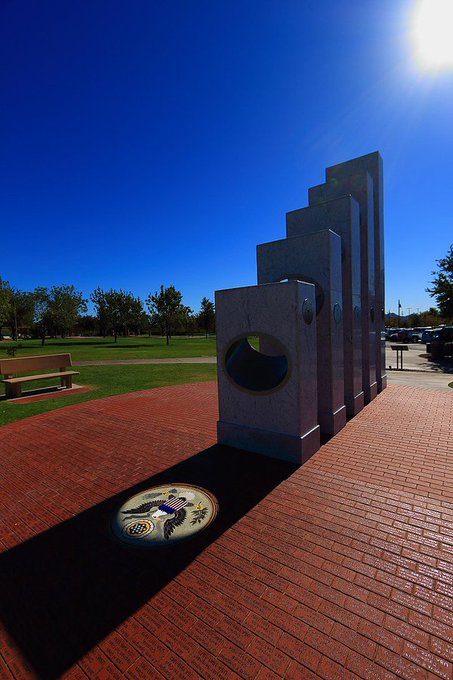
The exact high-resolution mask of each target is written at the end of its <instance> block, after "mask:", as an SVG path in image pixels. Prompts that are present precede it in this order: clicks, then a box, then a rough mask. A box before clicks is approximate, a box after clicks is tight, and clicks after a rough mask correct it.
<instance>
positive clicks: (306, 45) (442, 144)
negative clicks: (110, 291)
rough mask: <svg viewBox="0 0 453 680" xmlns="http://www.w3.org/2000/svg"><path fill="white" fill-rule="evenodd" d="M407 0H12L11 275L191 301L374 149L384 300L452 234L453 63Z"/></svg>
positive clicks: (0, 123) (8, 111) (408, 302)
mask: <svg viewBox="0 0 453 680" xmlns="http://www.w3.org/2000/svg"><path fill="white" fill-rule="evenodd" d="M414 5H415V2H413V1H410V2H409V1H408V0H404V1H403V0H374V1H372V0H367V1H366V2H364V1H363V0H342V1H341V2H338V0H316V2H315V1H312V0H306V1H304V0H241V2H231V1H228V2H227V1H224V0H215V1H213V0H174V1H173V2H158V1H157V0H131V1H130V2H124V1H122V2H120V1H118V0H109V1H108V2H107V0H90V2H83V3H76V2H67V1H66V2H61V0H40V1H39V2H35V1H31V0H0V60H1V64H2V69H1V71H0V92H1V102H2V103H1V107H0V148H1V153H0V157H1V159H2V160H1V166H0V216H1V227H0V229H1V232H0V233H1V236H0V251H1V254H2V257H1V264H0V275H1V276H2V277H3V278H5V279H7V280H9V281H10V282H11V283H12V284H14V285H15V286H16V287H18V288H21V289H25V290H29V289H32V288H34V287H36V286H41V285H47V286H50V285H54V284H61V283H73V284H74V285H75V286H76V287H77V288H78V289H79V290H82V291H83V292H84V293H85V294H86V296H87V297H88V295H89V293H90V292H91V291H92V290H93V289H94V288H95V287H96V286H101V287H103V288H110V287H113V288H120V287H121V288H123V289H125V290H131V291H133V292H134V293H135V294H137V295H140V296H141V297H143V298H144V297H146V296H147V295H148V294H149V293H150V292H154V291H155V290H156V289H157V288H158V287H159V286H160V284H161V283H163V284H164V285H166V286H167V285H170V284H174V285H175V286H176V287H177V288H179V289H180V290H182V292H183V293H184V302H185V304H188V305H190V306H192V307H193V308H195V309H198V308H199V302H200V300H201V298H202V297H203V296H205V295H206V296H208V297H211V298H212V296H213V292H214V290H216V289H220V288H228V287H233V286H241V285H251V284H254V283H255V282H256V264H255V245H256V244H257V243H263V242H266V241H271V240H276V239H279V238H283V237H284V235H285V213H286V212H287V211H289V210H294V209H296V208H299V207H303V206H305V205H307V189H308V187H309V186H313V185H315V184H319V183H321V182H323V181H324V168H325V167H326V166H328V165H333V164H335V163H338V162H341V161H343V160H347V159H349V158H353V157H355V156H359V155H362V154H365V153H369V152H371V151H375V150H379V151H380V152H381V154H382V156H383V158H384V172H385V250H386V278H387V301H386V309H391V310H393V311H396V309H397V300H398V298H400V299H401V302H402V305H403V311H404V312H406V311H407V309H408V308H411V309H412V311H415V310H416V309H417V308H420V309H426V308H427V307H429V306H431V305H432V304H433V300H432V299H431V298H430V297H429V295H428V294H427V293H426V292H425V288H426V286H427V285H428V283H429V280H430V274H431V271H432V270H433V268H434V267H435V260H436V259H438V258H440V257H443V256H444V255H445V254H446V253H447V251H448V248H449V246H450V244H451V243H452V241H453V227H452V185H453V164H452V158H453V135H452V120H453V72H452V71H445V72H443V73H440V74H432V73H427V72H424V71H422V70H421V68H420V67H419V66H418V65H417V64H416V62H415V59H414V51H413V46H412V44H411V42H410V39H409V29H410V21H411V16H412V13H413V9H414Z"/></svg>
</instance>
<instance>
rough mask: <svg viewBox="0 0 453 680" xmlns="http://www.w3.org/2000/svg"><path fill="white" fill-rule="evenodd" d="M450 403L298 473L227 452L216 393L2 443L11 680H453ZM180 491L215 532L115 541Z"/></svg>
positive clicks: (332, 452) (355, 440)
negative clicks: (137, 513)
mask: <svg viewBox="0 0 453 680" xmlns="http://www.w3.org/2000/svg"><path fill="white" fill-rule="evenodd" d="M452 396H453V395H452V394H450V393H447V392H445V393H443V392H438V391H430V390H426V389H424V390H421V389H418V388H416V387H405V386H390V387H389V388H388V389H387V390H386V391H385V392H384V393H382V394H381V395H380V396H379V397H378V398H377V399H376V400H375V401H374V402H373V403H372V404H370V405H369V406H368V407H367V408H366V409H365V410H364V411H362V412H361V413H360V414H359V415H358V416H357V417H356V418H355V419H354V420H352V421H351V422H349V423H348V425H347V426H346V427H345V428H344V430H342V431H341V432H340V433H339V434H338V435H337V436H336V437H335V438H334V439H332V440H331V441H330V442H328V443H327V444H326V445H325V446H323V447H322V449H321V450H320V451H319V452H318V453H317V454H316V455H315V456H314V457H313V458H312V459H311V460H310V461H309V462H308V463H307V464H306V465H304V466H303V467H302V468H299V469H298V470H296V469H294V468H293V467H292V466H290V465H288V464H285V463H282V462H280V461H272V460H270V459H266V458H261V457H259V456H253V455H252V454H242V453H241V452H238V451H235V450H233V449H228V448H225V447H218V446H215V445H214V442H215V423H216V417H217V414H216V403H217V400H216V386H215V384H214V383H204V384H193V385H179V386H174V387H169V388H162V389H158V390H149V391H146V392H136V393H131V394H129V395H121V396H118V397H111V398H109V399H103V400H97V401H92V402H88V403H85V404H79V405H76V406H70V407H68V408H64V409H61V410H58V411H54V412H50V413H45V414H42V415H39V416H35V417H33V418H29V419H26V420H21V421H18V422H17V423H13V424H11V425H6V426H4V427H3V428H1V429H0V451H1V459H2V465H1V467H0V485H1V488H2V494H1V499H0V503H1V512H0V542H1V548H2V550H3V553H2V555H1V557H0V573H1V574H2V581H1V596H2V597H1V600H2V613H3V621H4V627H3V628H2V632H1V639H0V650H1V656H0V671H1V676H0V677H2V678H11V677H15V678H29V677H45V678H54V677H65V678H86V677H90V678H117V677H127V678H140V679H143V678H171V679H173V678H214V679H218V678H238V677H241V678H256V679H258V680H265V679H269V680H270V679H271V678H282V677H284V678H288V679H293V678H305V679H310V678H326V679H328V680H331V679H332V680H334V679H335V678H339V679H342V680H343V679H346V680H347V679H349V678H369V679H373V680H374V679H380V678H382V679H390V678H395V677H401V678H407V679H408V680H412V679H417V680H418V679H419V678H420V679H422V678H423V679H426V680H428V679H430V680H431V679H433V678H439V677H441V678H451V677H452V662H453V615H452V611H453V607H452V604H453V443H452V442H453V436H452V435H453V433H452V430H453V408H452V403H453V401H452ZM164 481H167V482H168V481H172V482H176V481H185V482H188V483H195V484H197V483H198V484H200V486H205V487H206V488H209V489H210V490H211V491H212V492H213V493H214V494H215V495H216V496H217V498H218V499H219V503H220V512H219V515H218V517H217V519H216V521H215V522H214V523H213V524H212V525H211V526H210V527H209V528H208V529H207V530H206V531H205V532H203V533H200V534H199V535H197V536H196V537H195V538H194V539H192V540H191V541H190V542H187V543H186V544H183V545H181V546H178V547H175V548H168V549H167V550H160V551H152V550H151V551H145V552H144V551H137V550H132V549H130V548H125V547H122V546H121V545H119V544H117V543H115V541H114V540H112V538H111V537H110V534H109V519H110V517H111V516H112V513H114V512H115V510H116V509H117V508H118V507H119V506H120V505H121V504H122V503H123V502H124V500H125V499H127V498H128V497H129V496H131V495H133V494H134V493H137V492H138V491H141V490H143V489H146V488H147V487H149V486H153V485H155V484H158V483H161V482H164Z"/></svg>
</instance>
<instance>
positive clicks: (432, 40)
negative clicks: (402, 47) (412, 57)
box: [413, 0, 453, 69]
mask: <svg viewBox="0 0 453 680" xmlns="http://www.w3.org/2000/svg"><path fill="white" fill-rule="evenodd" d="M413 36H414V41H415V48H416V51H417V59H418V61H419V63H420V65H421V66H423V67H425V68H430V69H441V68H448V67H453V0H419V2H418V3H417V7H416V10H415V15H414V26H413Z"/></svg>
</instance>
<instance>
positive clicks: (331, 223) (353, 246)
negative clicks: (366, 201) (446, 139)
mask: <svg viewBox="0 0 453 680" xmlns="http://www.w3.org/2000/svg"><path fill="white" fill-rule="evenodd" d="M326 227H329V228H330V229H332V231H334V232H336V233H337V234H338V235H339V236H340V237H341V246H342V252H341V264H342V283H343V285H342V288H343V291H342V301H343V338H344V340H343V344H344V401H345V404H346V410H347V414H348V416H349V417H352V416H355V415H356V414H357V413H359V411H361V410H362V408H363V405H364V397H363V388H362V328H361V321H360V318H358V315H357V311H356V312H355V311H354V310H360V291H361V286H360V208H359V204H358V203H357V201H356V200H355V199H353V198H352V197H351V196H342V197H341V198H334V199H332V200H330V201H326V202H325V203H319V204H317V205H311V206H309V207H308V208H301V209H300V210H294V211H292V212H289V213H287V215H286V235H287V237H288V238H289V239H291V240H292V238H293V237H296V236H302V235H304V234H309V233H310V232H314V231H319V230H321V229H325V228H326ZM318 325H319V324H318Z"/></svg>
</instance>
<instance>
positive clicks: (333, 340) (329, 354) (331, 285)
mask: <svg viewBox="0 0 453 680" xmlns="http://www.w3.org/2000/svg"><path fill="white" fill-rule="evenodd" d="M257 263H258V284H261V283H272V282H278V281H282V280H283V279H291V280H299V281H309V282H310V283H313V284H314V285H315V297H316V325H317V356H318V368H317V372H318V422H319V426H320V428H321V433H322V434H326V435H329V436H332V435H334V434H336V433H337V432H338V431H339V430H341V428H342V427H344V425H345V424H346V407H345V403H344V353H343V299H342V283H341V279H342V275H341V239H340V237H339V236H338V235H337V234H335V233H334V232H333V231H330V230H328V229H327V230H324V231H318V232H315V233H311V234H306V235H303V236H296V237H294V238H290V239H283V240H281V241H273V242H271V243H263V244H261V245H259V246H258V247H257Z"/></svg>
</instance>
